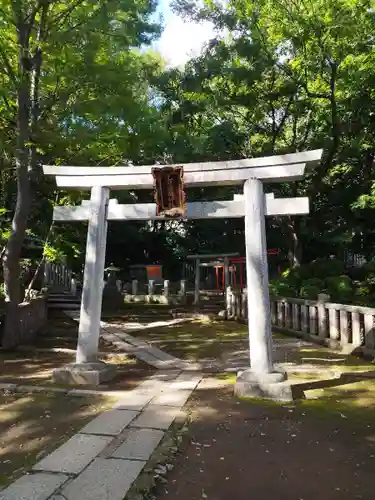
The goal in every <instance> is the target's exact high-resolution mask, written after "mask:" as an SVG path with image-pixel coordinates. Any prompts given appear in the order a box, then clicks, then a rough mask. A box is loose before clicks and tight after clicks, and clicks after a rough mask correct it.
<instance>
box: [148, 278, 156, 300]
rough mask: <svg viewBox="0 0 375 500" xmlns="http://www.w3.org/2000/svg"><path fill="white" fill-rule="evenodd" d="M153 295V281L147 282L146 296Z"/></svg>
mask: <svg viewBox="0 0 375 500" xmlns="http://www.w3.org/2000/svg"><path fill="white" fill-rule="evenodd" d="M154 293H155V281H154V280H148V294H149V295H150V296H151V295H154Z"/></svg>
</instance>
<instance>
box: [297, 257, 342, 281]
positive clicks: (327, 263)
mask: <svg viewBox="0 0 375 500" xmlns="http://www.w3.org/2000/svg"><path fill="white" fill-rule="evenodd" d="M306 267H307V268H308V270H309V273H308V274H309V277H316V278H321V279H325V278H327V277H331V276H333V277H334V276H340V275H343V274H344V272H345V265H344V262H343V261H341V260H339V259H317V260H314V261H313V262H310V264H307V266H306Z"/></svg>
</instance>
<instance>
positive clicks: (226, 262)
mask: <svg viewBox="0 0 375 500" xmlns="http://www.w3.org/2000/svg"><path fill="white" fill-rule="evenodd" d="M230 285H231V283H230V282H229V258H228V257H224V290H227V288H228V286H230Z"/></svg>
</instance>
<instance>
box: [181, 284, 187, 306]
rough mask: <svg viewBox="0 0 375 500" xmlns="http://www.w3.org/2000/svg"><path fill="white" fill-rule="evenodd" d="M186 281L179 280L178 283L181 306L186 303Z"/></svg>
mask: <svg viewBox="0 0 375 500" xmlns="http://www.w3.org/2000/svg"><path fill="white" fill-rule="evenodd" d="M186 288H187V287H186V280H181V281H180V300H181V302H182V304H184V303H185V302H186V291H187V290H186Z"/></svg>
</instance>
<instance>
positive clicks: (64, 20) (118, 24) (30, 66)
mask: <svg viewBox="0 0 375 500" xmlns="http://www.w3.org/2000/svg"><path fill="white" fill-rule="evenodd" d="M154 9H155V4H154V3H153V2H152V1H148V0H138V1H134V2H130V3H129V2H127V1H125V0H116V1H112V2H107V1H104V0H101V1H96V0H95V1H94V0H76V1H74V2H70V3H69V4H68V5H67V4H66V2H64V1H52V0H37V1H34V0H12V1H11V2H9V1H7V0H3V1H0V27H1V34H0V60H1V62H2V68H3V71H2V74H1V78H2V87H1V92H0V97H1V99H2V104H1V105H2V106H3V107H5V109H6V111H7V114H8V116H7V117H6V119H5V122H7V121H8V123H7V124H6V126H5V129H6V131H7V134H2V136H1V141H2V143H3V144H5V146H6V147H7V150H8V146H9V143H11V142H12V141H10V140H9V131H10V129H11V128H13V130H14V131H15V137H16V140H15V143H14V144H12V146H13V147H14V148H15V153H14V155H13V157H12V158H9V160H8V163H12V161H13V158H14V164H15V177H16V181H17V195H16V203H15V207H14V215H13V220H12V231H11V234H10V236H9V238H8V240H7V242H6V245H5V247H4V249H3V252H2V258H3V272H4V283H5V294H6V300H7V319H6V325H5V332H4V336H3V345H4V346H8V347H11V346H12V328H13V326H14V324H15V321H14V315H15V314H17V305H18V303H19V302H20V300H21V299H22V297H21V294H20V283H19V262H20V256H21V250H22V245H23V241H24V237H25V233H26V229H27V221H28V217H29V216H30V211H31V209H32V207H33V200H34V201H36V200H35V197H34V195H35V192H36V189H35V188H36V186H37V185H38V183H40V181H41V176H40V165H39V157H40V156H46V154H47V153H46V150H48V149H49V148H48V146H49V144H48V142H47V144H46V142H45V141H46V139H47V137H48V132H49V130H51V129H52V130H53V129H54V131H55V132H56V131H57V130H58V129H59V128H63V127H67V125H68V126H69V122H70V123H74V126H73V127H71V128H70V130H68V131H67V133H68V134H71V129H72V128H75V127H78V126H79V124H80V125H81V126H82V124H83V123H84V126H85V128H86V131H88V130H90V120H88V119H87V107H86V109H85V113H83V116H82V114H81V116H80V115H79V109H81V110H82V104H81V103H79V104H80V105H81V107H79V106H78V103H77V102H75V104H76V109H75V113H72V107H70V112H71V114H70V116H69V117H67V116H65V120H64V119H63V121H60V122H59V123H56V121H55V122H54V118H55V114H54V111H55V109H54V107H55V106H56V105H60V106H61V108H62V107H63V106H64V105H66V102H67V101H66V99H69V98H70V96H71V95H72V94H73V95H74V87H75V90H79V89H80V87H79V86H80V85H82V87H83V88H85V91H86V92H85V93H86V96H87V95H89V94H90V84H91V83H93V84H94V83H96V85H97V87H96V90H100V83H101V82H103V79H101V80H99V81H98V80H97V78H96V74H95V69H97V68H100V69H101V72H102V75H104V74H105V72H106V70H108V69H110V70H111V71H114V70H115V69H117V70H118V69H120V67H122V68H123V69H125V68H126V69H128V68H129V67H130V70H131V71H130V72H132V73H133V75H134V73H136V70H134V68H133V67H132V65H136V64H137V54H135V53H134V55H133V51H134V48H135V47H139V46H140V45H141V44H144V43H149V42H150V41H151V40H152V37H153V36H154V35H155V34H156V33H157V32H158V26H157V25H155V24H154V23H152V22H151V21H150V19H149V16H150V14H151V13H152V12H153V11H154ZM113 55H116V56H117V58H116V63H117V67H116V68H115V67H114V66H113V65H112V64H111V60H110V57H111V56H113ZM139 57H141V56H139ZM139 57H138V59H139ZM119 62H121V63H122V66H120V64H119ZM77 63H78V65H77V66H78V68H79V69H82V67H83V64H86V66H87V68H89V67H91V69H92V71H91V73H90V72H88V71H86V72H85V73H84V74H83V73H81V74H78V75H76V74H75V68H76V66H74V65H75V64H77ZM111 66H112V67H111ZM139 66H142V64H140V65H139ZM139 66H138V69H139ZM145 67H146V65H145V64H143V68H145ZM112 82H113V80H112ZM133 86H134V85H133ZM107 89H108V88H107ZM112 90H113V89H112ZM78 95H79V96H81V95H82V94H81V93H79V92H78ZM118 98H120V96H119V95H118ZM73 100H74V97H73ZM97 104H98V102H97ZM61 108H60V109H61ZM77 108H79V109H77ZM98 111H99V112H100V113H101V115H102V116H103V114H104V119H105V111H106V110H105V102H103V106H102V107H101V109H100V110H98ZM85 115H86V116H85ZM59 118H60V120H61V119H62V116H61V115H60V117H59ZM118 125H119V122H118ZM55 137H56V136H55ZM42 139H43V140H42ZM43 148H44V149H43ZM50 149H51V148H50ZM7 155H8V153H7ZM5 158H6V155H5V154H4V153H3V155H2V159H3V164H4V160H5Z"/></svg>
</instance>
